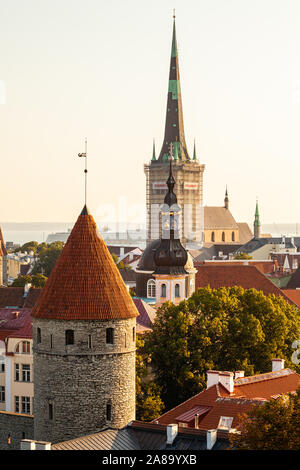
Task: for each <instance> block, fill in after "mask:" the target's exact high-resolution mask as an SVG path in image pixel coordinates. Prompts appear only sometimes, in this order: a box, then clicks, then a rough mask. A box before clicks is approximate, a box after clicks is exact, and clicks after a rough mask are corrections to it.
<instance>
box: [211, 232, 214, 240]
mask: <svg viewBox="0 0 300 470" xmlns="http://www.w3.org/2000/svg"><path fill="white" fill-rule="evenodd" d="M211 241H212V242H214V241H215V232H211Z"/></svg>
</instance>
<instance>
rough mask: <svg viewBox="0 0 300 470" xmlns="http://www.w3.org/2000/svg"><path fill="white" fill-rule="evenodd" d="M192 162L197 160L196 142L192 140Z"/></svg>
mask: <svg viewBox="0 0 300 470" xmlns="http://www.w3.org/2000/svg"><path fill="white" fill-rule="evenodd" d="M193 160H197V155H196V141H195V139H194V153H193Z"/></svg>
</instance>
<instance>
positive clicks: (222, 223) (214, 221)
mask: <svg viewBox="0 0 300 470" xmlns="http://www.w3.org/2000/svg"><path fill="white" fill-rule="evenodd" d="M222 229H232V230H237V229H238V225H237V223H236V221H235V220H234V218H233V216H232V214H231V212H230V210H229V209H226V208H225V207H211V206H204V230H222Z"/></svg>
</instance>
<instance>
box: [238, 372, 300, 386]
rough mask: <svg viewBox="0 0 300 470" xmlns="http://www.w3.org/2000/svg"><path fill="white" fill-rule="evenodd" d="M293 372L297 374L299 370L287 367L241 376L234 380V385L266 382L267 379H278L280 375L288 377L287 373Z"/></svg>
mask: <svg viewBox="0 0 300 470" xmlns="http://www.w3.org/2000/svg"><path fill="white" fill-rule="evenodd" d="M291 374H297V372H296V371H293V370H292V369H289V368H285V369H281V370H278V371H271V372H265V373H262V374H257V375H251V376H248V377H240V378H238V379H235V380H234V385H235V386H236V385H237V386H241V385H247V384H249V383H255V382H264V381H266V380H273V379H278V378H280V377H286V376H287V375H291Z"/></svg>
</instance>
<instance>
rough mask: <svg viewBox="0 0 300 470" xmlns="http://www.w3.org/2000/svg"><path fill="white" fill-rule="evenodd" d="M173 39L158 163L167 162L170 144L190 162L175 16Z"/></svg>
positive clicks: (183, 158)
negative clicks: (186, 141)
mask: <svg viewBox="0 0 300 470" xmlns="http://www.w3.org/2000/svg"><path fill="white" fill-rule="evenodd" d="M173 18H174V20H173V37H172V48H171V62H170V72H169V88H168V101H167V116H166V125H165V135H164V141H163V145H162V149H161V152H160V155H159V158H158V161H160V162H162V161H163V162H167V161H168V148H169V145H170V144H171V143H175V142H178V144H175V145H176V146H178V158H179V160H182V161H185V160H190V156H189V154H188V151H187V148H186V143H185V136H184V126H183V113H182V103H181V90H180V78H179V64H178V49H177V40H176V26H175V14H174V15H173Z"/></svg>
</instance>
